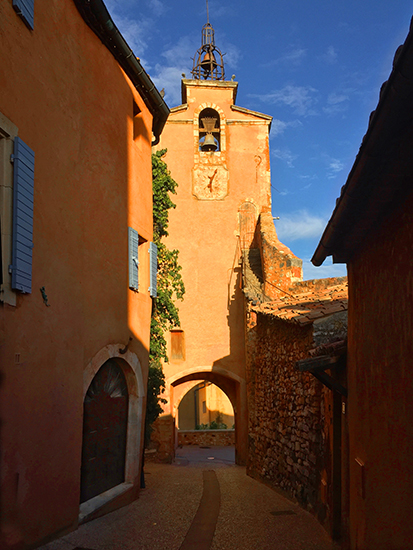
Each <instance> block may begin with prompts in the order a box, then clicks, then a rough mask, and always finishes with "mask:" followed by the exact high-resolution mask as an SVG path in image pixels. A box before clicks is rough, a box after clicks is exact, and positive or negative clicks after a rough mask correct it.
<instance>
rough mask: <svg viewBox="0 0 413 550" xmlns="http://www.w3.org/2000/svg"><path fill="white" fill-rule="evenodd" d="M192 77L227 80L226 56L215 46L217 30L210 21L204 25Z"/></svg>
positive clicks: (196, 78)
mask: <svg viewBox="0 0 413 550" xmlns="http://www.w3.org/2000/svg"><path fill="white" fill-rule="evenodd" d="M224 55H225V54H224ZM192 78H194V79H195V80H208V79H209V80H225V71H224V57H223V54H222V53H221V51H220V50H219V49H218V48H217V47H216V46H215V31H214V29H213V27H212V25H211V24H210V23H209V22H208V23H206V24H205V25H204V26H203V27H202V46H201V47H200V48H199V50H198V51H197V53H196V55H195V57H194V64H193V69H192Z"/></svg>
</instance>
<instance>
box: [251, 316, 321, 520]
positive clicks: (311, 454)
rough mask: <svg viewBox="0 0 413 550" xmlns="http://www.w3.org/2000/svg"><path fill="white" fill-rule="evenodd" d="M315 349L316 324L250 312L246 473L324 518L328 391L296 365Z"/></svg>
mask: <svg viewBox="0 0 413 550" xmlns="http://www.w3.org/2000/svg"><path fill="white" fill-rule="evenodd" d="M254 325H255V326H254ZM312 346H313V327H312V325H307V326H299V325H297V324H295V323H290V322H286V321H281V320H279V319H277V318H275V317H274V316H272V315H269V314H262V313H258V314H254V313H252V314H251V316H250V326H249V330H248V331H247V387H248V398H249V402H248V406H249V455H248V464H247V472H248V474H249V475H251V476H253V477H256V478H259V479H261V480H262V481H264V482H266V483H268V484H269V485H271V486H274V487H278V488H280V489H282V490H284V491H285V492H286V493H287V494H288V495H289V496H290V497H293V498H294V499H296V500H297V501H299V502H300V504H302V505H303V506H304V507H306V508H307V509H309V510H311V511H313V513H315V514H316V515H317V516H319V517H320V518H322V517H323V516H325V510H323V507H324V506H325V505H324V504H323V503H322V502H321V499H320V493H321V489H320V483H321V472H322V470H323V457H324V454H325V448H324V447H325V443H324V441H325V438H324V429H323V423H324V399H325V394H326V392H327V390H324V388H323V386H322V385H321V384H320V383H319V382H318V381H316V380H315V379H314V377H313V376H312V375H310V374H308V373H300V372H298V371H297V370H296V369H295V367H294V365H295V362H296V361H298V360H299V359H303V358H306V357H308V350H309V349H310V348H312ZM327 397H328V394H327Z"/></svg>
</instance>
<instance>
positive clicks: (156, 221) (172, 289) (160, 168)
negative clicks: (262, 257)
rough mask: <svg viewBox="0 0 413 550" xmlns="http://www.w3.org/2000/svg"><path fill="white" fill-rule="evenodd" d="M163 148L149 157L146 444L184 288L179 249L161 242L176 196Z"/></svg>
mask: <svg viewBox="0 0 413 550" xmlns="http://www.w3.org/2000/svg"><path fill="white" fill-rule="evenodd" d="M165 153H166V149H163V150H161V151H157V152H156V153H154V154H153V155H152V190H153V240H154V243H155V244H156V245H157V247H158V291H157V294H158V295H157V297H156V298H154V299H153V303H152V319H151V338H150V347H149V376H148V397H147V407H146V429H145V434H146V442H148V441H149V439H150V435H151V433H152V424H153V423H154V422H155V420H156V419H157V418H158V416H159V415H160V413H161V412H162V406H161V403H165V402H166V401H165V400H164V399H163V398H162V393H163V392H164V389H165V377H164V374H163V370H162V360H164V361H168V356H167V344H166V339H165V333H166V331H168V330H170V329H171V328H174V327H179V326H180V322H179V312H178V308H177V306H176V301H177V300H182V299H183V296H184V294H185V286H184V282H183V280H182V276H181V269H182V268H181V266H180V265H179V263H178V250H169V249H168V248H167V247H166V245H165V244H164V243H163V242H162V239H163V238H164V237H167V236H168V223H169V210H170V209H171V208H175V204H174V203H173V202H172V200H171V197H170V194H171V193H172V194H176V187H177V185H178V184H177V183H176V181H175V180H174V179H172V177H171V174H170V172H169V170H168V167H167V165H166V163H165V161H164V160H163V158H162V157H163V156H164V155H165Z"/></svg>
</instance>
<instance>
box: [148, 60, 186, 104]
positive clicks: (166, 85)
mask: <svg viewBox="0 0 413 550" xmlns="http://www.w3.org/2000/svg"><path fill="white" fill-rule="evenodd" d="M183 72H184V73H185V74H186V75H187V77H189V72H188V71H185V70H184V71H183V70H182V68H181V67H167V66H161V65H156V66H155V75H154V76H153V77H152V80H153V83H154V84H155V86H156V87H157V88H158V90H162V89H163V90H164V91H165V98H164V99H165V101H166V103H167V104H168V105H169V107H176V106H177V105H180V104H181V103H182V100H181V79H182V73H183Z"/></svg>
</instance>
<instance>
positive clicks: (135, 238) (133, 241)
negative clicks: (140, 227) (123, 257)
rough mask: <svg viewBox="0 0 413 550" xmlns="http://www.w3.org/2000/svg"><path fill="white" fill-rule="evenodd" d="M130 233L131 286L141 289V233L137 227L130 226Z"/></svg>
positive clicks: (133, 288)
mask: <svg viewBox="0 0 413 550" xmlns="http://www.w3.org/2000/svg"><path fill="white" fill-rule="evenodd" d="M128 233H129V235H128V236H129V288H131V289H132V290H138V289H139V261H138V248H139V234H138V232H137V231H136V229H133V228H132V227H128Z"/></svg>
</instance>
